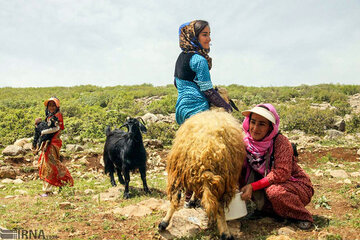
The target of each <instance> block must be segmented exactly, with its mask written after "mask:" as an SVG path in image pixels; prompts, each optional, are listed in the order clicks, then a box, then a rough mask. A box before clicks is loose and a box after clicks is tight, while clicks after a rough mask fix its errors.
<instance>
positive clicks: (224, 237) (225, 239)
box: [216, 204, 234, 240]
mask: <svg viewBox="0 0 360 240" xmlns="http://www.w3.org/2000/svg"><path fill="white" fill-rule="evenodd" d="M216 222H217V227H218V230H219V233H220V236H221V238H220V239H221V240H234V237H233V236H232V235H231V233H230V231H229V228H228V225H227V223H226V220H225V213H224V206H223V204H220V206H219V209H218V211H217V214H216Z"/></svg>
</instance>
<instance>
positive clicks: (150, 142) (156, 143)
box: [144, 139, 164, 148]
mask: <svg viewBox="0 0 360 240" xmlns="http://www.w3.org/2000/svg"><path fill="white" fill-rule="evenodd" d="M144 146H145V147H152V148H163V147H164V146H163V142H162V141H161V140H158V139H144Z"/></svg>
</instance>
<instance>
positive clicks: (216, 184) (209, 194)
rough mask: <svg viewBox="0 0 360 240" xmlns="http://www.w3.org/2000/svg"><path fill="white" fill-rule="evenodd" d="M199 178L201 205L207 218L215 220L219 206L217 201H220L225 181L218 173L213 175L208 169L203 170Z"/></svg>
mask: <svg viewBox="0 0 360 240" xmlns="http://www.w3.org/2000/svg"><path fill="white" fill-rule="evenodd" d="M201 178H202V182H203V186H202V193H203V194H202V199H201V205H202V206H203V207H204V209H205V212H206V214H207V216H208V218H209V219H210V220H215V217H216V214H217V211H218V208H219V207H220V204H219V201H221V197H222V195H223V193H224V191H225V181H224V179H223V178H222V177H221V176H220V175H214V174H213V173H212V172H210V171H205V172H203V173H202V174H201Z"/></svg>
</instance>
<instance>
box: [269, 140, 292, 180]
mask: <svg viewBox="0 0 360 240" xmlns="http://www.w3.org/2000/svg"><path fill="white" fill-rule="evenodd" d="M292 157H293V150H292V147H291V143H290V141H289V140H288V139H287V137H285V136H284V135H279V136H278V137H277V138H276V141H275V154H274V166H273V168H272V169H271V171H270V172H269V174H268V175H267V176H266V178H267V179H268V180H269V182H270V184H273V183H281V182H285V181H287V180H289V178H290V177H291V172H292V161H293V160H292Z"/></svg>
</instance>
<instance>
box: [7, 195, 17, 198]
mask: <svg viewBox="0 0 360 240" xmlns="http://www.w3.org/2000/svg"><path fill="white" fill-rule="evenodd" d="M9 198H16V196H14V195H7V196H5V199H9Z"/></svg>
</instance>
